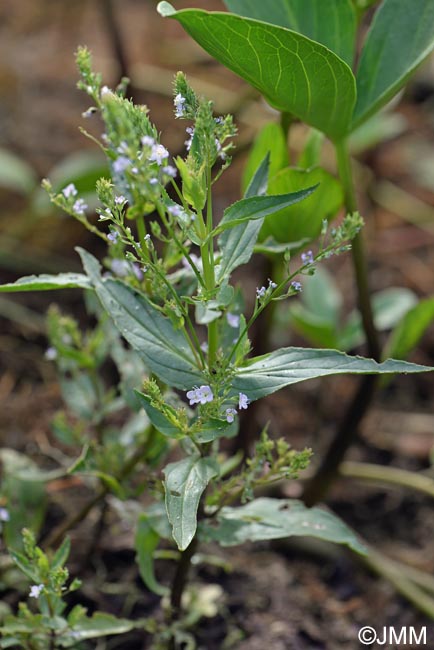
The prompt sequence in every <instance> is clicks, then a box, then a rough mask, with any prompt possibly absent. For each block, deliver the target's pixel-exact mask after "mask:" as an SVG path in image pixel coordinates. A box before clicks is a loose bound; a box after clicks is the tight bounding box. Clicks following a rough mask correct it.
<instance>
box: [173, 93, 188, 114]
mask: <svg viewBox="0 0 434 650" xmlns="http://www.w3.org/2000/svg"><path fill="white" fill-rule="evenodd" d="M186 101H187V100H186V99H185V97H183V96H182V95H181V93H178V94H177V95H176V97H175V99H174V100H173V103H174V105H175V109H176V110H175V117H182V116H183V115H184V112H185V106H184V104H185V102H186Z"/></svg>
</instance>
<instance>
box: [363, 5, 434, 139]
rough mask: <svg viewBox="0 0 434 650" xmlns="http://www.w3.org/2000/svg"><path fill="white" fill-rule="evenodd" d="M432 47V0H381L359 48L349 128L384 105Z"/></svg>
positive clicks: (433, 43)
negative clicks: (351, 117)
mask: <svg viewBox="0 0 434 650" xmlns="http://www.w3.org/2000/svg"><path fill="white" fill-rule="evenodd" d="M433 48H434V2H433V0H411V2H409V1H408V0H384V2H383V3H382V4H381V5H380V7H379V9H378V11H377V13H376V14H375V17H374V20H373V22H372V25H371V28H370V30H369V32H368V36H367V38H366V42H365V44H364V47H363V50H362V55H361V58H360V64H359V68H358V70H357V94H358V99H357V104H356V108H355V111H354V120H353V127H352V128H353V129H354V128H355V127H356V126H357V125H359V124H360V123H361V122H364V121H365V120H366V119H367V118H368V117H369V116H370V115H372V114H373V113H375V112H376V111H378V109H379V108H381V106H384V104H386V103H387V102H388V101H389V100H390V99H391V98H392V97H393V96H394V95H395V94H396V93H397V92H398V90H399V89H400V88H402V86H403V85H404V84H405V82H406V81H407V79H408V78H409V77H410V75H411V74H412V73H413V72H414V70H415V69H416V67H417V66H418V65H419V64H420V63H421V62H422V61H423V60H424V59H425V58H426V57H427V56H428V54H429V53H430V52H431V51H432V49H433Z"/></svg>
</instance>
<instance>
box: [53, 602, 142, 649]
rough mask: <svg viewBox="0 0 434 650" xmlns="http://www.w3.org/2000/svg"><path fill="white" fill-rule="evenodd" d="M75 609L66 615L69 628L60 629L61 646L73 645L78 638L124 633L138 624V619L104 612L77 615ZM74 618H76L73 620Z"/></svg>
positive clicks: (96, 637) (94, 637)
mask: <svg viewBox="0 0 434 650" xmlns="http://www.w3.org/2000/svg"><path fill="white" fill-rule="evenodd" d="M78 607H80V606H78ZM75 611H76V610H75V608H74V609H73V610H72V611H71V613H70V614H69V616H68V622H69V623H70V625H71V628H70V629H68V630H65V631H62V637H61V640H60V642H59V645H60V647H62V648H70V647H74V646H76V645H77V643H78V641H79V640H83V641H84V640H85V639H98V638H99V637H101V636H109V635H111V634H125V632H129V631H130V630H134V628H136V627H139V626H140V622H139V621H129V620H127V619H125V618H116V616H112V615H111V614H106V613H104V612H95V613H94V614H92V616H79V615H77V614H75ZM81 611H83V608H81ZM84 611H85V610H84ZM75 618H77V619H78V620H76V621H75V620H74V619H75ZM142 625H143V623H142Z"/></svg>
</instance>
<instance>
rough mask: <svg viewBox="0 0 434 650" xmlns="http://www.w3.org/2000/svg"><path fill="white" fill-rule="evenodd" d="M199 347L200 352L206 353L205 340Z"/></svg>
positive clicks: (206, 345)
mask: <svg viewBox="0 0 434 650" xmlns="http://www.w3.org/2000/svg"><path fill="white" fill-rule="evenodd" d="M200 349H201V350H202V352H205V354H208V343H207V342H206V341H204V342H203V343H201V345H200Z"/></svg>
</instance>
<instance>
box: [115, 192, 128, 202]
mask: <svg viewBox="0 0 434 650" xmlns="http://www.w3.org/2000/svg"><path fill="white" fill-rule="evenodd" d="M125 202H126V198H125V197H124V196H122V194H120V195H119V196H115V203H116V205H123V204H124V203H125Z"/></svg>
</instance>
